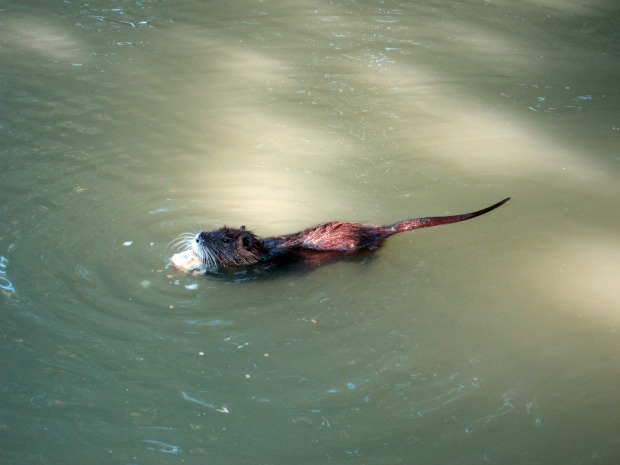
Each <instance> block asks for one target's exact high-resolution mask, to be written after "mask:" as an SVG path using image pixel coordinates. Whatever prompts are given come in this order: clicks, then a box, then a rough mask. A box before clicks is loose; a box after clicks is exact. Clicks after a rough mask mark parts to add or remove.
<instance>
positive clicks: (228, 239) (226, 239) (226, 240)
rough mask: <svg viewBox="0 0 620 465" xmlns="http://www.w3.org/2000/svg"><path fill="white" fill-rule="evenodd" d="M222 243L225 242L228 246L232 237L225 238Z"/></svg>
mask: <svg viewBox="0 0 620 465" xmlns="http://www.w3.org/2000/svg"><path fill="white" fill-rule="evenodd" d="M222 242H223V243H224V244H228V243H229V242H230V237H223V238H222Z"/></svg>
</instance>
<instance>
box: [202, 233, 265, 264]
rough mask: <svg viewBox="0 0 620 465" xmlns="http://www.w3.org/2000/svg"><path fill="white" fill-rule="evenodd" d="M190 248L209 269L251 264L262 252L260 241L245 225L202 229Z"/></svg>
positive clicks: (256, 260) (255, 261) (258, 258)
mask: <svg viewBox="0 0 620 465" xmlns="http://www.w3.org/2000/svg"><path fill="white" fill-rule="evenodd" d="M192 249H193V251H194V253H195V254H196V256H197V257H198V258H199V259H200V260H201V261H202V262H203V263H204V264H205V266H206V268H207V269H210V270H222V269H226V268H233V267H237V266H246V265H253V264H254V263H257V262H258V261H259V260H260V259H261V255H262V252H263V246H262V244H261V242H260V241H259V240H258V238H257V237H256V236H255V235H254V234H252V232H251V231H248V230H247V229H245V226H241V227H239V228H238V229H237V228H227V227H223V228H220V229H215V230H213V231H203V232H201V233H199V234H198V235H196V237H195V238H194V241H193V243H192Z"/></svg>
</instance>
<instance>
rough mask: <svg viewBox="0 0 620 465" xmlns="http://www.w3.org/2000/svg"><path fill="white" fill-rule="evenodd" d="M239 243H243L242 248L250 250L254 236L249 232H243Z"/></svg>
mask: <svg viewBox="0 0 620 465" xmlns="http://www.w3.org/2000/svg"><path fill="white" fill-rule="evenodd" d="M241 243H242V244H243V248H244V249H245V250H250V249H251V248H252V246H253V245H254V238H253V237H252V235H251V234H244V235H243V236H241Z"/></svg>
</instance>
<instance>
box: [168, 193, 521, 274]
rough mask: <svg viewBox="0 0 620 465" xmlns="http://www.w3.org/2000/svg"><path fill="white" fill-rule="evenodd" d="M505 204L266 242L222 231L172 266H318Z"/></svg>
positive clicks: (328, 227)
mask: <svg viewBox="0 0 620 465" xmlns="http://www.w3.org/2000/svg"><path fill="white" fill-rule="evenodd" d="M508 200H510V198H506V199H504V200H502V201H501V202H498V203H496V204H494V205H491V206H490V207H487V208H484V209H482V210H478V211H475V212H472V213H464V214H462V215H451V216H435V217H428V218H413V219H408V220H403V221H399V222H397V223H393V224H390V225H377V226H375V225H365V224H359V223H345V222H341V221H333V222H331V223H324V224H320V225H317V226H314V227H312V228H308V229H304V230H303V231H300V232H297V233H293V234H287V235H284V236H274V237H267V238H260V237H258V236H256V235H255V234H254V233H253V232H252V231H249V230H247V229H246V228H245V226H241V227H239V228H229V227H223V228H219V229H215V230H213V231H203V232H201V233H199V234H197V235H196V236H193V237H192V238H191V239H190V240H191V242H190V244H189V247H188V248H187V250H185V251H184V252H181V253H179V254H175V255H174V256H173V257H172V263H173V264H174V265H175V266H176V267H177V268H180V269H182V270H184V271H194V272H209V271H211V272H221V271H225V270H228V269H238V268H240V267H247V266H251V265H255V264H257V263H260V262H267V261H307V262H311V263H313V264H317V263H320V262H321V261H323V260H326V259H329V258H333V257H334V256H342V255H348V254H352V253H355V252H358V251H362V250H369V249H375V248H377V247H379V246H380V245H381V243H382V242H383V241H384V240H385V239H387V238H388V237H390V236H392V235H393V234H397V233H399V232H403V231H412V230H414V229H420V228H428V227H431V226H439V225H442V224H450V223H457V222H459V221H465V220H468V219H470V218H475V217H476V216H480V215H484V214H485V213H488V212H490V211H491V210H494V209H496V208H497V207H499V206H501V205H503V204H504V203H506V202H507V201H508Z"/></svg>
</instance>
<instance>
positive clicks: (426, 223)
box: [384, 197, 510, 237]
mask: <svg viewBox="0 0 620 465" xmlns="http://www.w3.org/2000/svg"><path fill="white" fill-rule="evenodd" d="M509 200H510V197H508V198H505V199H504V200H502V201H501V202H497V203H496V204H495V205H491V206H490V207H487V208H483V209H482V210H478V211H477V212H472V213H464V214H462V215H451V216H431V217H428V218H413V219H410V220H403V221H399V222H398V223H394V224H390V225H388V226H385V229H384V231H385V232H386V233H387V235H386V237H387V236H391V235H392V234H396V233H399V232H402V231H411V230H413V229H420V228H430V227H431V226H439V225H442V224H450V223H458V222H459V221H465V220H469V219H470V218H475V217H476V216H480V215H484V214H485V213H488V212H490V211H491V210H495V209H496V208H497V207H499V206H501V205H503V204H505V203H506V202H508V201H509Z"/></svg>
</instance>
